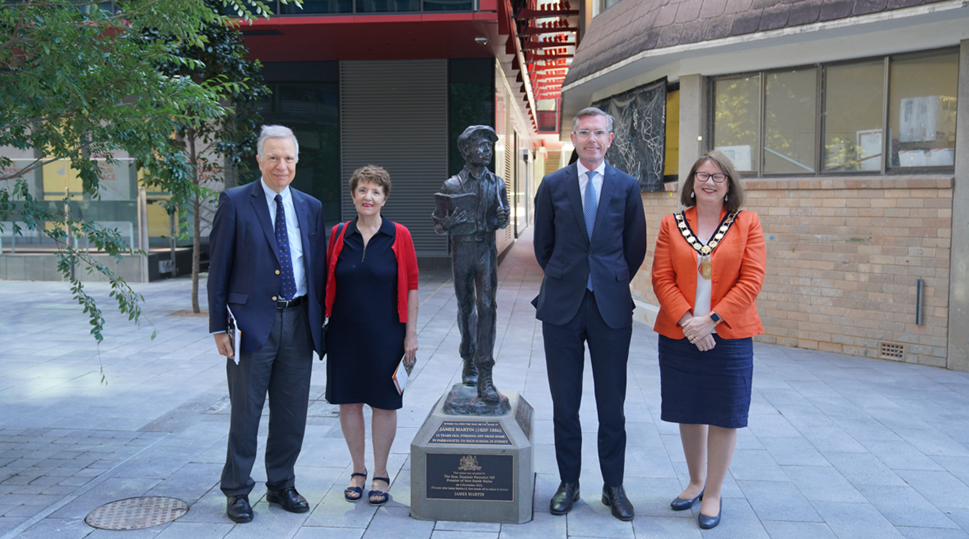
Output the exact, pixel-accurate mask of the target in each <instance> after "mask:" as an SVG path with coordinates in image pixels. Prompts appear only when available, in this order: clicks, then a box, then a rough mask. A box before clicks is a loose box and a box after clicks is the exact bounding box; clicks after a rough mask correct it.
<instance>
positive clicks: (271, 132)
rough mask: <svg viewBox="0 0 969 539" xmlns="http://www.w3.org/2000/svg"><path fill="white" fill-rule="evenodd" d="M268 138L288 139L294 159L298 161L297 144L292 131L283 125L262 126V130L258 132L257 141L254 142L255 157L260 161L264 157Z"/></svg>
mask: <svg viewBox="0 0 969 539" xmlns="http://www.w3.org/2000/svg"><path fill="white" fill-rule="evenodd" d="M270 138H289V139H290V140H292V141H293V148H294V149H295V150H296V159H297V160H299V142H297V141H296V135H295V134H293V130H292V129H290V128H288V127H286V126H283V125H264V126H262V130H261V131H260V132H259V140H257V141H256V155H258V156H259V158H260V159H262V158H263V157H265V155H263V150H264V149H265V147H266V139H270Z"/></svg>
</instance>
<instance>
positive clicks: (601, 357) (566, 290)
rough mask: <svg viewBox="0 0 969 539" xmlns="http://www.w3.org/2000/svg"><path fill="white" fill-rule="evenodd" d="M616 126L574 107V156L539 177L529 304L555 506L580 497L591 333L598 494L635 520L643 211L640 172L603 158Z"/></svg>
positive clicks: (559, 511)
mask: <svg viewBox="0 0 969 539" xmlns="http://www.w3.org/2000/svg"><path fill="white" fill-rule="evenodd" d="M612 127H613V118H612V116H609V115H608V114H606V113H605V112H603V111H601V110H599V109H597V108H593V107H590V108H586V109H583V110H581V111H579V113H578V115H576V117H575V120H574V121H573V130H572V144H573V145H574V146H575V150H576V152H577V153H578V155H579V160H578V161H577V162H576V163H574V164H571V165H569V166H567V167H565V168H563V169H561V170H559V171H557V172H554V173H552V174H549V175H547V176H545V178H543V179H542V183H541V184H540V185H539V187H538V193H537V194H536V195H535V232H534V235H535V240H534V247H535V257H536V258H537V259H538V263H539V265H541V266H542V270H543V271H544V272H545V277H544V279H543V280H542V288H541V291H540V292H539V295H538V297H537V298H535V301H533V304H534V305H535V307H536V309H537V312H536V317H537V318H538V319H539V320H541V321H542V333H543V336H544V340H545V362H546V364H547V366H548V385H549V389H550V391H551V394H552V405H553V423H554V429H555V457H556V460H557V461H558V467H559V477H560V480H561V483H560V485H559V488H558V491H557V492H556V493H555V495H554V496H553V497H552V501H551V504H550V506H551V512H552V514H553V515H564V514H566V513H568V512H569V511H571V510H572V503H573V502H575V501H577V500H578V499H579V473H580V469H581V461H582V428H581V426H580V425H579V404H580V401H581V397H582V369H583V364H584V362H585V346H584V343H588V345H589V355H590V356H591V358H592V374H593V378H594V379H595V396H596V408H597V410H598V416H599V437H598V442H599V443H598V446H599V467H600V469H601V471H602V480H603V487H602V503H604V504H606V505H608V506H610V507H611V511H612V514H613V516H615V517H616V518H618V519H620V520H632V518H633V506H632V504H631V503H630V501H629V499H628V498H627V497H626V493H625V491H624V490H623V485H622V482H623V469H624V466H625V454H626V418H625V415H624V414H623V403H624V401H625V399H626V362H627V360H628V358H629V341H630V338H631V337H632V312H633V308H634V304H633V299H632V295H631V294H630V291H629V282H630V280H631V279H632V278H633V276H634V275H635V274H636V271H637V270H639V266H640V265H642V263H643V259H644V258H645V257H646V218H645V215H644V213H643V201H642V198H641V195H640V191H639V182H638V181H637V180H636V179H635V178H633V177H632V176H629V175H628V174H626V173H624V172H621V171H619V170H616V169H615V168H613V167H611V166H609V165H607V164H606V163H605V154H606V150H608V149H609V146H610V145H611V144H612V139H613V132H612Z"/></svg>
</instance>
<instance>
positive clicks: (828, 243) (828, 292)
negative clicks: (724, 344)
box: [633, 175, 952, 367]
mask: <svg viewBox="0 0 969 539" xmlns="http://www.w3.org/2000/svg"><path fill="white" fill-rule="evenodd" d="M744 186H745V189H746V191H747V197H748V199H747V201H748V202H747V208H746V209H749V210H752V211H755V212H757V213H758V214H759V215H760V218H761V222H762V224H763V227H764V237H765V240H766V243H767V276H766V278H765V280H764V288H763V290H762V291H761V293H760V296H759V297H758V299H757V307H758V310H759V312H760V316H761V319H762V320H763V323H764V329H765V334H764V335H761V336H759V337H757V340H758V341H761V342H768V343H776V344H782V345H786V346H796V347H799V348H809V349H816V350H824V351H830V352H839V353H845V354H851V355H857V356H865V357H872V358H884V359H896V358H893V357H890V355H888V354H885V353H884V352H892V353H897V352H898V351H899V350H901V358H898V360H902V361H906V362H911V363H919V364H923V365H932V366H938V367H945V366H946V338H947V327H948V318H947V317H948V310H947V309H948V294H949V245H950V237H951V231H952V177H951V176H937V175H933V176H891V177H886V176H879V177H870V178H858V177H853V178H851V177H838V178H824V179H820V178H817V179H807V180H794V179H776V180H772V179H754V180H747V181H745V182H744ZM668 188H669V189H670V191H669V192H667V193H644V194H643V203H644V206H645V208H646V220H647V224H648V226H649V227H650V230H649V238H648V242H649V243H648V245H649V249H648V252H647V260H646V262H645V263H644V265H643V269H642V271H640V272H639V273H638V274H637V276H636V279H635V281H634V282H633V291H634V294H635V295H636V296H637V298H638V299H640V300H642V301H644V302H646V303H650V304H653V305H655V304H656V298H655V296H654V295H653V293H652V289H651V285H650V274H649V268H651V267H652V256H653V248H654V247H655V244H656V232H657V231H658V229H659V221H660V219H661V218H662V216H663V215H666V214H668V213H671V212H673V211H676V209H677V206H676V196H675V192H673V191H672V189H674V188H675V186H674V185H673V184H670V185H669V186H668ZM670 193H673V196H670ZM918 278H921V279H923V281H924V300H923V308H924V311H923V322H922V325H921V326H919V325H916V324H915V310H916V305H915V304H916V279H918ZM884 344H887V345H889V346H888V347H884V348H883V345H884ZM891 345H898V346H891Z"/></svg>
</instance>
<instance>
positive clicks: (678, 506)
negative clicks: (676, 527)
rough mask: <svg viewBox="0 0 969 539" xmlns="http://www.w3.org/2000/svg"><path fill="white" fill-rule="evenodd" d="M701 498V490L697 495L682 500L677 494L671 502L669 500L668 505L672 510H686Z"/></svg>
mask: <svg viewBox="0 0 969 539" xmlns="http://www.w3.org/2000/svg"><path fill="white" fill-rule="evenodd" d="M702 500H703V491H702V490H701V491H700V495H699V496H697V497H696V498H692V499H689V500H684V499H683V498H680V497H679V496H677V497H676V498H675V499H674V500H673V501H672V502H670V507H671V508H672V509H673V510H674V511H686V510H687V509H690V508H692V507H693V506H694V505H695V504H696V502H699V501H702Z"/></svg>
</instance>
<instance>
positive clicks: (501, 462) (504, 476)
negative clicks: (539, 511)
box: [410, 391, 535, 524]
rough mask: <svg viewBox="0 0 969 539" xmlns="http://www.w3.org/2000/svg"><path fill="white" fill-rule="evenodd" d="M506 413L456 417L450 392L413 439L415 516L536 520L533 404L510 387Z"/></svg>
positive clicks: (436, 518) (412, 460)
mask: <svg viewBox="0 0 969 539" xmlns="http://www.w3.org/2000/svg"><path fill="white" fill-rule="evenodd" d="M506 396H507V397H508V402H509V405H510V408H509V410H508V411H507V412H506V413H505V414H502V415H491V416H468V415H465V416H454V415H448V414H446V413H445V412H444V406H445V403H446V401H447V395H445V396H443V397H441V399H440V400H439V401H438V402H437V404H436V405H435V406H434V409H433V410H432V411H431V413H430V415H429V416H428V417H427V419H426V420H425V421H424V425H423V426H422V427H421V428H420V430H419V431H418V432H417V435H416V436H415V437H414V441H413V442H411V446H410V452H411V516H412V517H414V518H416V519H420V520H452V521H464V522H501V523H512V524H521V523H523V522H528V521H530V520H531V519H532V498H533V497H534V496H533V494H534V489H535V482H534V474H533V464H532V443H531V439H530V438H531V432H532V421H533V420H532V407H531V405H529V404H528V402H526V401H525V399H523V398H522V397H521V396H520V395H519V394H518V393H516V392H511V391H509V392H507V394H506Z"/></svg>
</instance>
